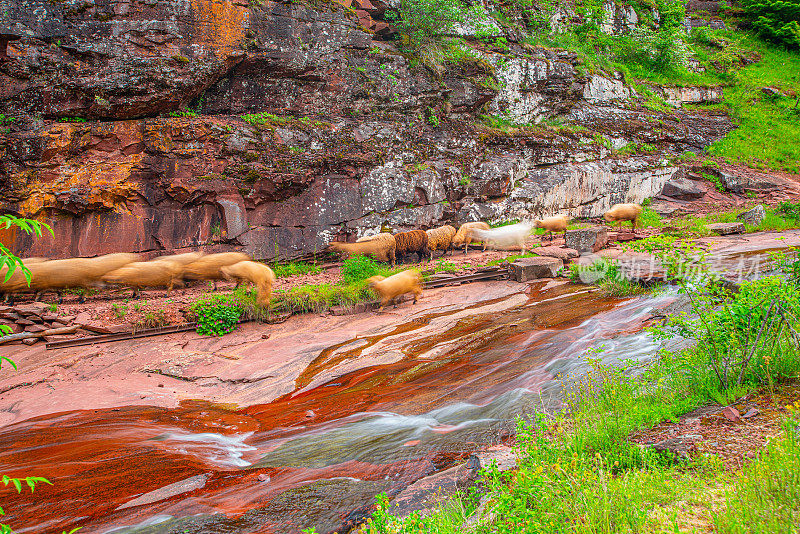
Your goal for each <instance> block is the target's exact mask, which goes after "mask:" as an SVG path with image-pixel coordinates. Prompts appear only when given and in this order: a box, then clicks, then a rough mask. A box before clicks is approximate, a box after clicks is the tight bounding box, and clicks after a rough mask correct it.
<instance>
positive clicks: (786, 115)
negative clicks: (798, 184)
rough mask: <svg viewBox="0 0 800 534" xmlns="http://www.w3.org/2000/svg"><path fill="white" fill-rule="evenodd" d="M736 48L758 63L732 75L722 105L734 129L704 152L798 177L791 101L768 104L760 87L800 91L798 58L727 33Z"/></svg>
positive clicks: (798, 131) (798, 138)
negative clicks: (756, 57) (756, 58)
mask: <svg viewBox="0 0 800 534" xmlns="http://www.w3.org/2000/svg"><path fill="white" fill-rule="evenodd" d="M724 36H725V37H726V38H728V39H730V40H732V41H734V42H736V43H737V44H738V46H740V47H743V48H746V49H750V50H754V51H756V52H757V53H758V54H760V55H761V59H760V60H759V61H758V62H757V63H754V64H752V65H748V66H746V67H743V68H738V69H735V77H736V79H735V83H734V84H733V85H732V86H730V87H726V88H725V104H726V105H727V106H728V108H729V110H730V112H731V114H732V115H733V117H734V118H735V119H736V122H737V123H738V125H739V127H738V128H737V129H736V130H734V131H732V132H730V133H729V134H728V135H726V136H725V137H724V138H723V139H721V140H720V141H718V142H716V143H714V144H713V145H711V146H710V147H709V149H708V152H709V153H710V154H712V155H714V156H719V157H722V158H724V159H725V160H726V161H728V162H731V163H743V164H745V165H748V166H750V167H755V168H763V169H775V170H784V171H788V172H793V173H797V172H800V115H798V112H797V111H796V110H795V109H794V106H795V105H796V100H795V98H790V97H779V98H770V97H768V96H767V95H765V94H764V93H762V92H761V88H762V87H766V86H772V87H777V88H779V89H780V90H782V91H783V92H784V93H785V92H786V91H794V92H798V91H800V75H799V74H798V73H800V53H798V52H790V51H788V50H786V49H783V48H781V47H779V46H776V45H772V44H769V43H765V42H764V41H762V40H760V39H758V38H756V37H753V36H752V35H749V34H746V33H741V32H735V33H733V32H726V33H724Z"/></svg>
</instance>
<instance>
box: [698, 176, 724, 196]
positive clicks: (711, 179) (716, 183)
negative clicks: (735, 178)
mask: <svg viewBox="0 0 800 534" xmlns="http://www.w3.org/2000/svg"><path fill="white" fill-rule="evenodd" d="M700 175H701V176H702V177H703V178H705V179H706V180H708V181H709V182H711V183H712V184H714V187H715V188H716V190H717V191H719V192H720V193H724V192H725V185H723V183H722V181H721V180H720V179H719V177H718V176H715V175H713V174H709V173H707V172H701V173H700Z"/></svg>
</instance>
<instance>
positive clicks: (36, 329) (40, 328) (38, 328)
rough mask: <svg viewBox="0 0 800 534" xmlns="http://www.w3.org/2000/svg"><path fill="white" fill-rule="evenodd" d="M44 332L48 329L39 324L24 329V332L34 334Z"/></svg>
mask: <svg viewBox="0 0 800 534" xmlns="http://www.w3.org/2000/svg"><path fill="white" fill-rule="evenodd" d="M45 330H49V328H47V327H46V326H44V325H40V324H32V325H28V326H26V327H25V331H26V332H32V333H34V334H35V333H37V332H44V331H45Z"/></svg>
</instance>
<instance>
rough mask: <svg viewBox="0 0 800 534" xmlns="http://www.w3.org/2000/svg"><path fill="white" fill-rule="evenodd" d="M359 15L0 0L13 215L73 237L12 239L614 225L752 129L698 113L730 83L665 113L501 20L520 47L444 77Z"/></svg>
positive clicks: (170, 1)
mask: <svg viewBox="0 0 800 534" xmlns="http://www.w3.org/2000/svg"><path fill="white" fill-rule="evenodd" d="M346 3H347V4H348V5H342V4H337V3H314V4H308V3H279V2H268V1H264V2H255V1H252V2H250V3H249V4H248V3H247V2H242V1H228V0H191V1H189V2H179V1H178V0H156V1H146V2H145V1H142V2H139V1H135V0H123V1H120V2H110V1H109V0H63V1H56V2H51V1H48V0H21V1H11V0H0V7H2V10H0V11H2V12H3V15H2V16H0V108H2V109H5V110H7V111H6V112H5V114H6V115H7V116H11V117H14V121H13V122H11V123H10V124H9V125H8V126H7V127H4V128H3V129H2V130H0V131H2V134H0V160H1V162H0V202H1V203H0V207H2V208H3V209H4V210H7V211H11V212H15V213H19V214H23V215H27V216H35V217H37V218H40V219H42V220H46V221H48V222H50V223H51V224H52V226H53V228H54V231H55V234H56V235H55V239H51V238H42V239H39V240H37V241H35V242H34V241H32V240H31V239H30V238H28V237H27V236H24V235H7V234H3V235H0V242H4V243H9V244H10V245H11V248H12V250H14V251H15V252H18V253H20V254H24V255H48V256H51V257H64V256H71V255H81V256H89V255H94V254H99V253H105V252H112V251H139V252H147V251H157V250H174V249H180V248H186V247H197V246H207V247H208V248H241V249H244V250H246V251H248V252H251V253H253V254H254V255H255V256H256V257H258V258H274V257H276V256H280V257H284V258H287V257H297V256H300V255H302V254H306V253H309V252H314V251H318V250H321V249H322V248H324V246H325V245H326V244H327V243H328V242H329V241H331V240H332V239H346V238H350V239H352V238H355V237H356V236H358V235H361V234H363V233H365V232H374V231H376V230H378V229H380V228H381V227H386V226H388V227H390V228H392V229H394V230H400V229H404V228H409V227H430V226H433V225H436V224H439V223H441V222H442V221H454V222H456V223H458V222H463V221H466V220H472V219H475V218H478V217H479V218H483V219H490V220H503V219H510V218H514V217H520V216H527V215H537V216H538V215H546V214H552V213H555V212H568V213H570V214H571V215H573V216H595V215H598V214H600V213H601V212H602V211H603V210H605V209H607V208H608V207H609V206H610V205H611V204H613V203H615V202H620V201H626V200H627V201H641V200H643V199H644V198H646V197H650V196H653V195H655V194H657V193H659V191H660V190H661V188H662V186H663V185H664V183H665V182H666V181H667V180H668V179H670V178H671V177H673V176H675V175H676V174H680V173H682V170H681V169H680V168H679V167H677V166H675V165H673V164H671V163H670V157H671V156H674V155H675V154H679V153H681V152H684V151H686V150H693V151H695V152H696V151H698V150H700V149H702V148H703V147H704V146H706V145H707V144H709V143H710V142H713V141H714V140H716V139H719V138H720V137H722V136H723V135H724V134H725V133H727V132H728V131H730V129H731V128H732V127H733V126H732V124H731V122H730V120H729V119H728V118H727V116H725V115H724V114H723V113H721V112H700V111H696V110H695V111H690V110H687V109H684V108H681V107H680V104H681V103H682V101H684V102H707V101H714V100H717V99H719V97H720V92H719V90H718V89H714V90H710V89H704V88H700V89H696V90H672V91H671V92H670V94H669V95H667V96H668V98H667V100H668V101H672V102H673V103H674V104H675V105H676V106H678V107H676V108H675V109H674V110H673V111H668V112H664V111H652V110H650V109H646V108H644V107H642V105H641V103H642V99H641V98H640V97H639V96H638V95H637V94H636V93H635V92H633V91H632V90H631V89H630V88H629V87H626V86H625V84H624V83H623V82H622V81H621V79H617V78H618V76H617V77H615V76H614V75H611V74H610V75H600V74H587V73H586V72H585V68H584V67H583V65H581V62H580V61H579V60H578V59H577V58H576V56H575V55H574V54H572V53H570V52H566V51H558V50H550V49H543V48H536V47H530V46H528V45H522V44H520V42H519V39H518V36H517V35H515V32H514V31H512V30H511V29H501V28H500V27H499V26H497V25H495V26H494V27H493V28H494V29H493V30H492V32H495V33H496V34H497V35H498V36H500V35H504V36H505V37H506V38H507V39H508V45H507V46H503V47H498V46H495V45H492V44H487V42H486V39H484V40H483V41H481V40H479V39H476V38H474V37H475V36H474V35H472V34H471V32H470V30H469V29H468V28H467V29H464V28H460V29H459V32H460V33H461V34H462V35H464V37H466V38H467V40H468V42H469V43H470V46H471V47H472V48H473V50H474V55H475V56H476V57H475V58H474V59H472V60H469V61H465V62H462V63H460V64H457V65H449V66H448V67H447V68H446V69H445V70H444V71H443V72H441V73H439V74H436V73H433V72H432V71H430V70H428V69H426V68H425V67H424V66H421V65H420V64H419V62H418V61H414V60H413V59H411V58H409V57H406V56H405V55H403V54H401V53H400V52H399V51H398V50H397V49H396V48H395V47H394V46H393V44H392V42H391V41H390V40H387V39H390V38H391V37H392V33H391V28H389V27H388V26H387V24H386V23H385V22H383V21H382V20H381V19H382V18H383V13H384V11H385V9H386V5H384V4H379V3H378V2H372V3H370V1H368V0H361V2H360V3H358V2H357V3H355V4H351V3H350V0H346ZM608 15H609V19H608V31H621V29H624V28H626V27H627V26H628V25H630V24H635V20H632V15H631V13H628V12H627V11H625V10H614V9H610V10H608ZM633 17H634V18H635V13H634V14H633ZM472 33H474V32H472ZM490 33H491V32H490ZM484 34H485V30H484ZM189 109H191V110H194V111H191V112H187V110H189ZM195 112H198V114H196V113H195ZM482 114H488V115H503V116H505V117H507V118H509V119H510V120H512V121H513V122H515V123H524V124H529V125H527V126H523V127H514V128H512V127H490V126H487V125H486V123H485V122H482V121H480V120H478V117H479V116H480V115H482ZM243 116H244V118H243ZM245 119H247V120H245ZM534 123H538V124H536V125H533V124H534ZM548 124H550V125H549V126H548ZM553 124H561V125H562V126H553ZM632 144H636V145H637V146H638V147H639V149H638V150H633V151H630V150H628V151H627V154H628V155H626V156H624V157H623V156H620V155H619V154H618V153H617V150H618V149H620V148H622V147H625V146H633V145H632ZM631 152H633V153H632V154H631Z"/></svg>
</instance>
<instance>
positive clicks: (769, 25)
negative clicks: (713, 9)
mask: <svg viewBox="0 0 800 534" xmlns="http://www.w3.org/2000/svg"><path fill="white" fill-rule="evenodd" d="M742 8H743V9H744V12H745V14H746V15H747V16H748V17H749V18H750V19H751V21H752V24H753V28H755V29H756V30H757V31H758V32H759V33H760V34H761V35H762V36H764V37H765V38H767V39H769V40H771V41H775V42H778V43H783V44H784V45H786V46H787V47H789V48H800V0H742Z"/></svg>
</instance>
